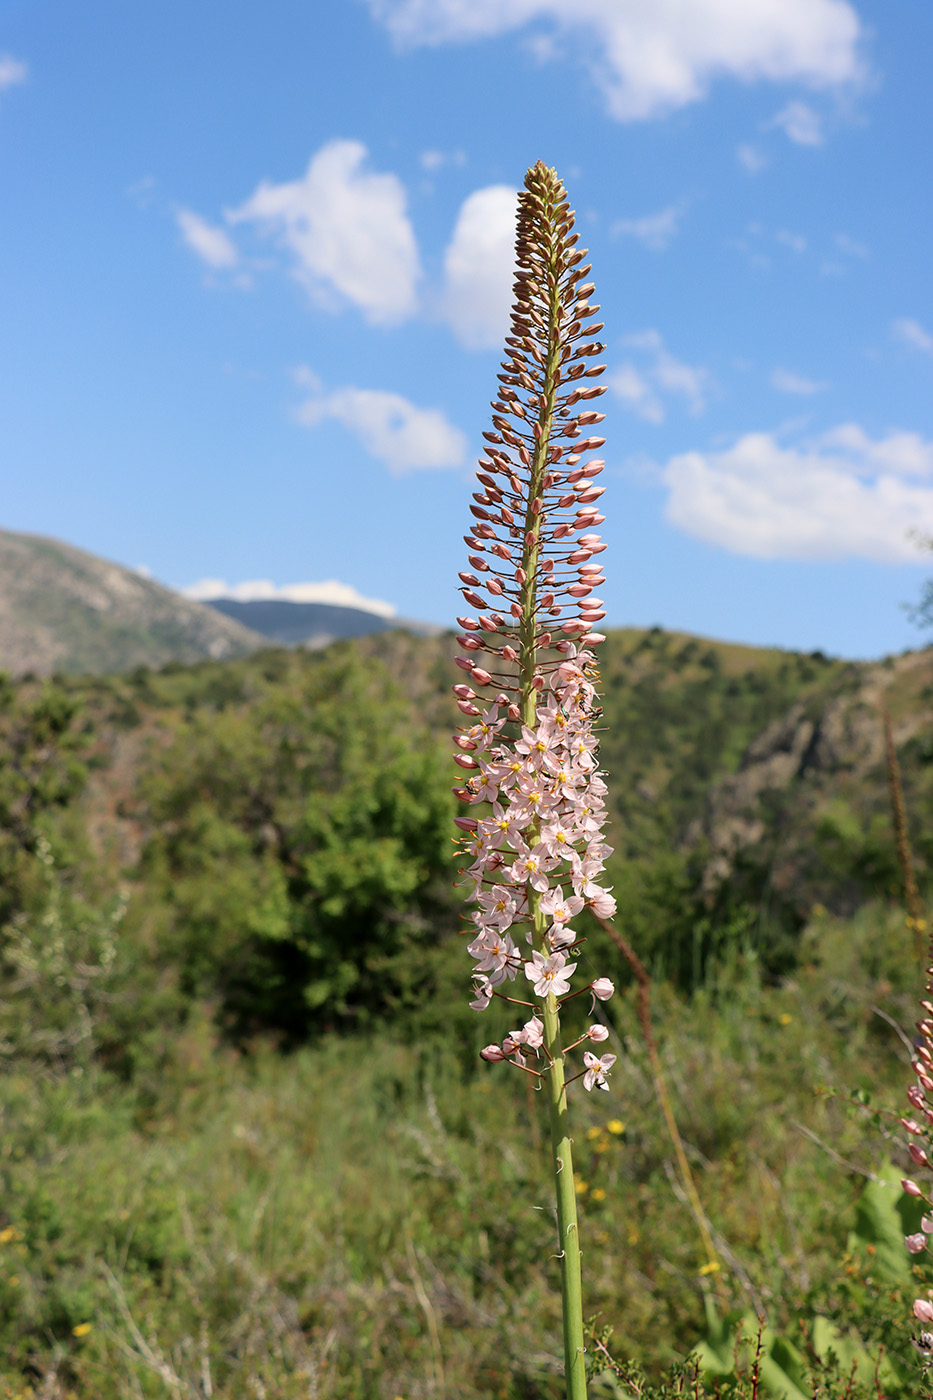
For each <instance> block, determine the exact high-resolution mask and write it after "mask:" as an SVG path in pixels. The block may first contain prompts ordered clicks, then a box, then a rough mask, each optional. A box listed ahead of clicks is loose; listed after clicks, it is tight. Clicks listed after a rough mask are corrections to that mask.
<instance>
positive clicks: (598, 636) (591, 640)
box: [580, 632, 606, 647]
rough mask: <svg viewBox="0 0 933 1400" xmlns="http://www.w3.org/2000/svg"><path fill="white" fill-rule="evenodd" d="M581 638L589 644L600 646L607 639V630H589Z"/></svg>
mask: <svg viewBox="0 0 933 1400" xmlns="http://www.w3.org/2000/svg"><path fill="white" fill-rule="evenodd" d="M580 640H581V641H583V642H586V644H587V646H590V647H598V646H601V645H602V643H603V642H604V641H605V640H606V634H605V632H587V634H586V636H585V637H581V638H580Z"/></svg>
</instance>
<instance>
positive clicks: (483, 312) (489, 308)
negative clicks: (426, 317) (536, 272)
mask: <svg viewBox="0 0 933 1400" xmlns="http://www.w3.org/2000/svg"><path fill="white" fill-rule="evenodd" d="M516 199H517V196H516V192H515V190H514V189H512V188H511V187H510V186H509V185H488V186H487V187H486V188H485V189H482V190H474V192H473V194H471V195H470V196H469V197H468V198H467V199H465V200H464V202H463V204H462V205H461V208H460V213H459V215H458V217H457V223H456V226H455V228H454V231H453V236H452V237H451V240H450V242H449V244H448V245H447V251H446V252H445V254H444V290H443V293H442V302H441V305H442V312H443V315H444V318H445V319H446V320H447V321H449V322H450V325H451V326H452V327H453V330H454V333H455V335H456V336H457V338H458V340H460V341H461V343H462V344H464V345H466V346H467V347H468V348H470V349H473V350H477V349H484V348H487V347H490V346H497V345H501V343H502V338H503V336H504V335H505V333H506V330H507V329H508V324H509V308H510V306H511V302H512V273H513V268H514V265H515V213H516Z"/></svg>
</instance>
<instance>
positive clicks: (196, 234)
mask: <svg viewBox="0 0 933 1400" xmlns="http://www.w3.org/2000/svg"><path fill="white" fill-rule="evenodd" d="M175 222H176V223H177V225H178V228H179V230H180V232H181V236H182V238H183V239H184V240H185V242H186V243H187V245H188V247H189V248H190V249H191V251H192V252H193V253H196V254H197V256H198V257H199V258H200V259H201V261H202V262H204V263H206V264H207V266H208V267H212V268H216V269H218V270H219V269H223V268H234V267H236V265H237V263H238V262H239V260H240V255H239V253H238V252H237V249H236V245H235V243H234V242H233V239H232V238H231V237H230V235H229V234H228V233H227V231H226V229H223V228H219V227H218V226H217V225H216V224H210V223H208V221H207V220H206V219H202V218H201V215H200V214H195V213H194V211H193V210H192V209H177V210H176V211H175Z"/></svg>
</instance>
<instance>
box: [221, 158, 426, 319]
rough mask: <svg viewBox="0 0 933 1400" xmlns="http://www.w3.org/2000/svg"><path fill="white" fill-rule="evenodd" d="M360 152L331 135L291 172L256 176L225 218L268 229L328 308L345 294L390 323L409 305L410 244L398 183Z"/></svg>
mask: <svg viewBox="0 0 933 1400" xmlns="http://www.w3.org/2000/svg"><path fill="white" fill-rule="evenodd" d="M366 155H367V151H366V147H365V146H363V145H361V144H360V143H359V142H358V141H331V142H329V143H328V144H327V145H326V146H322V147H321V149H320V150H319V151H318V152H317V154H316V155H315V156H314V157H313V158H312V160H311V162H310V164H309V166H308V168H307V170H306V171H305V173H304V175H302V176H301V177H300V178H299V179H297V180H292V181H288V182H286V183H284V184H281V185H274V184H271V183H270V182H269V181H267V180H264V181H263V182H262V184H260V185H259V187H258V188H257V190H256V191H255V193H254V194H253V195H251V196H250V198H249V199H248V200H247V201H246V203H245V204H243V205H241V206H240V208H239V209H235V210H232V211H231V212H230V213H229V214H228V215H227V217H228V219H229V220H230V222H231V223H235V224H236V223H247V222H250V223H255V224H257V225H258V226H259V227H260V229H262V230H263V231H265V232H268V233H271V234H272V235H273V236H275V237H276V238H277V239H278V240H279V241H280V242H281V243H282V244H283V245H284V246H285V247H286V248H287V249H288V250H289V252H290V253H292V254H293V256H294V258H295V273H296V276H297V277H298V278H299V280H300V281H301V282H302V283H303V284H304V286H305V287H306V288H307V289H308V291H309V293H310V294H311V295H312V296H313V297H314V298H315V300H316V301H318V302H321V303H322V304H324V305H325V306H328V307H330V308H336V307H337V306H339V305H340V301H341V299H346V300H347V301H350V302H352V303H353V304H354V305H355V306H358V307H359V308H360V310H361V311H362V312H363V315H364V316H365V317H366V319H367V320H368V321H370V322H373V323H374V324H391V323H393V322H398V321H401V320H403V319H404V318H405V317H406V316H409V315H411V314H412V312H413V311H414V310H415V306H416V284H417V281H418V277H419V275H420V267H419V260H418V248H417V244H416V242H415V235H414V231H413V229H412V226H411V223H410V222H409V219H408V213H407V201H406V196H405V189H404V186H403V185H402V183H401V181H400V180H399V179H398V177H397V176H396V175H392V174H388V175H374V174H370V173H369V172H367V171H365V170H364V169H363V163H364V161H365V160H366ZM335 293H336V294H337V295H335Z"/></svg>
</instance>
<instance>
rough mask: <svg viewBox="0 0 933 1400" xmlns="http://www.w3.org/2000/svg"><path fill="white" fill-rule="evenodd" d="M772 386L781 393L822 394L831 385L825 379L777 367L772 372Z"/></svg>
mask: <svg viewBox="0 0 933 1400" xmlns="http://www.w3.org/2000/svg"><path fill="white" fill-rule="evenodd" d="M771 387H772V388H774V389H777V390H778V392H779V393H781V394H803V395H809V394H821V393H822V392H823V390H824V389H828V388H829V385H828V384H826V383H825V382H824V381H823V380H819V379H806V378H805V377H804V376H803V375H802V374H795V373H794V372H793V370H789V369H776V370H773V371H772V374H771Z"/></svg>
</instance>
